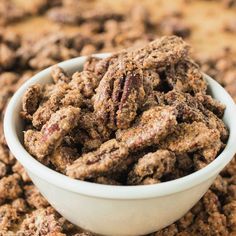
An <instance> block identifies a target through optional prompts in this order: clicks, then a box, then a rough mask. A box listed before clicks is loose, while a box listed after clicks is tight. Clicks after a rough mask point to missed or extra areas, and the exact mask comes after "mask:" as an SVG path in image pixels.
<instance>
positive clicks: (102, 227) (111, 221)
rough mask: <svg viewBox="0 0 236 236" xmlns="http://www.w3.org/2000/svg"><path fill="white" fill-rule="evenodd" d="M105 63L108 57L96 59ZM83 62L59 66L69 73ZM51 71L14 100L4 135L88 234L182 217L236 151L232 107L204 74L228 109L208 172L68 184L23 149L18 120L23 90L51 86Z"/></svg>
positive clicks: (140, 230) (144, 229)
mask: <svg viewBox="0 0 236 236" xmlns="http://www.w3.org/2000/svg"><path fill="white" fill-rule="evenodd" d="M98 56H99V57H102V58H105V57H107V56H108V54H99V55H98ZM85 60H86V57H78V58H75V59H71V60H68V61H65V62H62V63H60V64H59V66H61V67H62V68H63V69H65V71H67V72H69V73H73V72H75V71H77V70H81V69H82V65H83V63H84V62H85ZM50 70H51V69H50V68H48V69H45V70H43V71H42V72H40V73H38V74H36V75H35V76H33V77H32V78H31V79H30V80H28V81H27V82H26V83H25V84H24V85H22V86H21V88H20V89H19V90H18V91H17V92H16V93H15V95H14V96H13V97H12V99H11V101H10V103H9V105H8V107H7V109H6V113H5V119H4V133H5V137H6V141H7V143H8V145H9V148H10V150H11V152H12V153H13V154H14V156H15V157H16V158H17V160H18V161H19V162H20V163H21V164H22V165H23V166H24V168H25V169H26V171H27V173H28V174H29V176H30V177H31V179H32V181H33V182H34V184H35V185H36V186H37V187H38V189H39V190H40V192H41V193H42V195H43V196H44V197H45V198H46V199H47V200H48V201H49V203H50V204H51V205H52V206H53V207H54V208H55V209H56V210H57V211H58V212H59V213H60V214H61V215H63V216H64V217H65V218H66V219H68V220H69V221H71V222H72V223H74V224H76V225H78V226H80V227H82V228H84V229H87V230H89V231H92V232H95V233H98V234H105V235H142V234H148V233H151V232H154V231H157V230H159V229H161V228H164V227H165V226H167V225H170V224H171V223H173V222H174V221H176V220H178V219H179V218H180V217H182V216H183V215H184V214H185V213H186V212H187V211H188V210H189V209H190V208H191V207H192V206H193V205H194V204H195V203H196V202H197V201H198V200H199V199H200V198H201V197H202V196H203V194H204V193H205V192H206V191H207V189H208V188H209V187H210V185H211V184H212V182H213V181H214V179H215V178H216V176H217V175H218V174H219V172H220V171H221V170H222V169H223V168H224V167H225V166H226V164H227V163H229V161H230V160H231V159H232V158H233V156H234V154H235V152H236V122H235V121H236V106H235V104H234V101H233V100H232V98H231V97H230V95H229V94H228V93H227V92H226V91H225V90H224V89H223V88H222V87H221V86H220V85H219V84H218V83H217V82H215V81H214V80H213V79H211V78H210V77H209V76H207V75H204V76H205V78H206V81H207V82H208V85H209V89H210V91H211V93H212V95H213V97H215V98H216V99H218V100H219V101H221V102H222V103H224V104H226V110H225V115H224V122H225V123H226V125H227V126H228V128H229V130H230V136H229V140H228V143H227V145H226V147H225V149H224V151H223V152H222V153H221V154H220V155H219V156H218V157H217V158H216V159H215V160H214V161H213V162H212V163H210V164H209V165H208V166H207V167H205V168H203V169H201V170H199V171H197V172H195V173H193V174H190V175H188V176H186V177H183V178H180V179H176V180H173V181H168V182H165V183H160V184H153V185H145V186H109V185H101V184H95V183H89V182H84V181H80V180H75V179H71V178H69V177H67V176H65V175H62V174H60V173H57V172H56V171H54V170H51V169H49V168H48V167H46V166H44V165H42V164H41V163H39V162H38V161H37V160H35V159H34V158H33V157H32V156H31V155H30V154H29V153H28V152H27V151H26V150H25V148H24V146H23V142H22V140H23V137H22V136H23V132H22V130H23V122H22V119H21V118H20V116H19V112H20V110H21V98H22V96H23V94H24V92H25V91H26V89H27V88H28V87H29V86H31V85H33V84H35V83H40V84H46V83H49V82H50V81H51V76H50Z"/></svg>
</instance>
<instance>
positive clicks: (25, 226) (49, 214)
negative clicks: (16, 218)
mask: <svg viewBox="0 0 236 236" xmlns="http://www.w3.org/2000/svg"><path fill="white" fill-rule="evenodd" d="M59 219H60V216H59V215H58V213H56V212H55V210H53V208H52V207H47V208H40V209H37V210H35V211H33V212H32V213H30V214H27V215H26V218H25V219H24V220H23V222H22V224H21V226H20V230H19V231H18V232H17V234H18V235H27V236H28V235H29V236H30V235H48V234H50V233H61V232H62V230H63V229H62V226H61V223H60V222H59Z"/></svg>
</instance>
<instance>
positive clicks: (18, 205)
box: [12, 198, 28, 213]
mask: <svg viewBox="0 0 236 236" xmlns="http://www.w3.org/2000/svg"><path fill="white" fill-rule="evenodd" d="M12 207H13V208H15V209H16V211H17V213H26V211H27V208H28V206H27V204H26V201H25V200H24V199H23V198H17V199H16V200H14V201H13V202H12Z"/></svg>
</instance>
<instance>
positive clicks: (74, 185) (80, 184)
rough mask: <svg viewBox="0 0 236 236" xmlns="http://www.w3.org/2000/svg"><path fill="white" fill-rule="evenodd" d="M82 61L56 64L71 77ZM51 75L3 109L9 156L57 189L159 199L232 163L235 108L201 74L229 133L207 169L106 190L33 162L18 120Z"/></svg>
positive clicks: (45, 73) (34, 80) (37, 78)
mask: <svg viewBox="0 0 236 236" xmlns="http://www.w3.org/2000/svg"><path fill="white" fill-rule="evenodd" d="M109 55H110V54H97V55H96V56H98V57H101V58H105V57H107V56H109ZM85 60H86V57H79V58H75V59H71V60H68V61H65V62H62V63H59V66H61V67H62V68H63V69H64V70H65V71H66V72H67V73H69V74H72V73H74V72H75V71H78V70H82V67H83V64H84V62H85ZM50 71H51V68H47V69H45V70H43V71H41V72H40V73H38V74H36V75H35V76H34V77H32V78H31V79H30V80H29V81H27V82H26V83H25V84H23V85H22V87H21V88H20V89H19V90H18V91H17V92H16V93H15V95H14V96H13V97H12V99H11V101H10V103H9V105H8V107H7V109H6V114H5V119H4V133H5V137H6V140H7V143H8V145H9V148H10V150H11V152H12V153H13V154H14V155H15V156H16V158H17V159H18V160H19V161H20V162H21V164H22V165H23V166H24V167H25V168H26V169H28V170H30V171H32V172H34V174H36V175H38V176H39V177H40V178H43V179H44V180H46V181H49V182H51V183H53V184H55V185H57V186H60V187H62V188H66V189H68V190H70V191H74V192H80V193H82V194H86V195H93V196H97V197H105V198H119V199H120V198H121V199H122V198H124V199H127V198H128V199H129V198H131V199H137V198H150V197H156V196H158V195H159V196H162V195H166V194H173V193H174V192H177V191H181V190H184V189H187V188H191V187H192V186H195V185H197V184H200V183H201V182H203V181H206V180H207V179H208V178H210V177H212V176H213V175H215V174H216V173H219V171H220V170H221V169H223V167H224V166H225V165H226V164H227V163H228V162H229V161H230V160H231V159H232V157H233V155H234V154H235V152H236V145H235V140H236V122H235V120H236V106H235V104H234V101H233V100H232V98H231V97H230V95H229V94H228V93H227V92H226V91H225V90H224V89H223V88H222V87H221V86H220V85H219V84H218V83H217V82H215V81H214V80H213V79H211V78H210V77H209V76H207V75H205V74H204V77H205V79H206V81H207V83H208V89H209V93H211V94H212V96H213V97H214V98H215V99H217V100H219V101H221V102H222V103H224V104H226V110H225V114H224V117H223V120H224V122H225V124H226V125H227V126H228V128H229V130H230V136H229V140H228V142H227V145H226V147H225V149H224V151H223V152H222V153H221V154H220V155H219V156H218V157H217V158H216V159H215V160H214V161H213V162H212V163H210V164H209V165H208V166H207V167H205V168H203V169H201V170H199V171H197V172H194V173H192V174H190V175H188V176H185V177H182V178H179V179H176V180H172V181H168V182H164V183H159V184H154V185H145V186H109V185H101V184H95V183H89V182H85V181H80V180H74V179H71V178H69V177H67V176H65V175H62V174H60V173H58V172H56V171H54V170H51V169H49V168H48V167H46V166H44V165H42V164H41V163H40V162H38V161H36V160H35V159H34V158H33V157H32V156H31V155H30V154H29V153H28V152H27V151H26V150H25V148H24V146H23V121H22V119H21V118H20V116H19V112H20V110H21V98H22V95H23V94H24V92H25V91H26V90H27V88H28V87H29V86H31V85H33V84H35V83H40V84H46V83H50V82H51V81H52V79H51V76H50ZM114 190H115V192H114Z"/></svg>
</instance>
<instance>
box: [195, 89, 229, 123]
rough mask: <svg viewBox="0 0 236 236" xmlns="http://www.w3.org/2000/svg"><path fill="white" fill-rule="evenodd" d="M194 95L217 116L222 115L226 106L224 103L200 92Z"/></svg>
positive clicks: (220, 116)
mask: <svg viewBox="0 0 236 236" xmlns="http://www.w3.org/2000/svg"><path fill="white" fill-rule="evenodd" d="M195 97H196V99H197V100H198V101H199V102H200V103H201V104H202V105H203V106H204V107H205V108H207V109H208V110H210V111H211V112H213V113H214V114H215V115H217V116H218V117H219V118H222V117H223V115H224V111H225V108H226V107H225V105H224V104H222V103H221V102H219V101H217V100H215V99H214V98H212V97H211V96H209V95H205V94H201V93H197V94H196V96H195Z"/></svg>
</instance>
